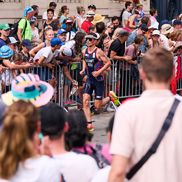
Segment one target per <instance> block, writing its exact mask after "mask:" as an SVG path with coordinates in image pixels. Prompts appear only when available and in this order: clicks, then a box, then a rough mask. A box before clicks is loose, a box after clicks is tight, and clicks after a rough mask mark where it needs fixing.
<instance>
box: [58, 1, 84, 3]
mask: <svg viewBox="0 0 182 182" xmlns="http://www.w3.org/2000/svg"><path fill="white" fill-rule="evenodd" d="M57 3H81V0H57Z"/></svg>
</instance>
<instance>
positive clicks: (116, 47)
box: [108, 39, 125, 57]
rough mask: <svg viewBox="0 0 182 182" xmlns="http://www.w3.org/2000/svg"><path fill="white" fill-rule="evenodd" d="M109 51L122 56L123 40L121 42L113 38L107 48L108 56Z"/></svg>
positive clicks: (123, 51)
mask: <svg viewBox="0 0 182 182" xmlns="http://www.w3.org/2000/svg"><path fill="white" fill-rule="evenodd" d="M111 51H114V52H116V55H117V56H123V55H124V53H125V42H124V43H121V41H120V40H119V39H116V40H114V41H113V42H112V43H111V46H110V48H109V52H108V57H110V54H111Z"/></svg>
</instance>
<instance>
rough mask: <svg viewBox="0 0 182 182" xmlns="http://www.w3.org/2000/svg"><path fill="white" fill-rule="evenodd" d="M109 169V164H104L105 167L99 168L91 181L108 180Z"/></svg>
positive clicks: (100, 181) (106, 181)
mask: <svg viewBox="0 0 182 182" xmlns="http://www.w3.org/2000/svg"><path fill="white" fill-rule="evenodd" d="M110 169H111V166H106V167H105V168H103V169H100V170H99V171H98V172H97V174H96V175H95V176H94V178H93V179H92V181H91V182H108V177H109V172H110Z"/></svg>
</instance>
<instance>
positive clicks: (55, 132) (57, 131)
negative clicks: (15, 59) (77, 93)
mask: <svg viewBox="0 0 182 182" xmlns="http://www.w3.org/2000/svg"><path fill="white" fill-rule="evenodd" d="M40 112H41V132H42V134H43V135H47V136H49V137H50V139H52V140H54V139H57V138H59V137H60V136H61V135H62V134H63V130H64V126H65V122H66V116H67V115H66V111H65V110H64V109H63V108H62V107H60V106H59V105H57V104H55V103H49V104H48V105H45V106H43V107H42V108H41V109H40Z"/></svg>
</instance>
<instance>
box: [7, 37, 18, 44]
mask: <svg viewBox="0 0 182 182" xmlns="http://www.w3.org/2000/svg"><path fill="white" fill-rule="evenodd" d="M8 38H9V43H10V44H16V43H17V42H18V41H17V40H16V39H15V38H14V37H8Z"/></svg>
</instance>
